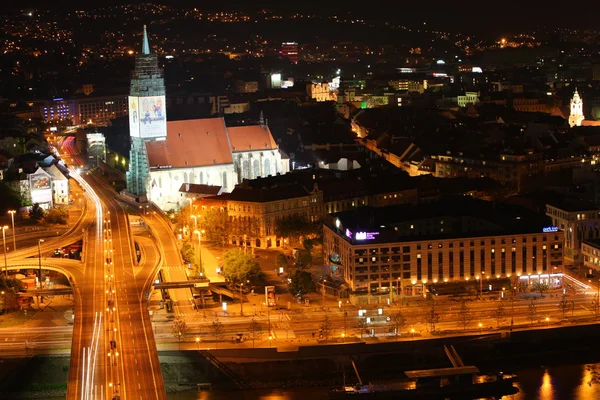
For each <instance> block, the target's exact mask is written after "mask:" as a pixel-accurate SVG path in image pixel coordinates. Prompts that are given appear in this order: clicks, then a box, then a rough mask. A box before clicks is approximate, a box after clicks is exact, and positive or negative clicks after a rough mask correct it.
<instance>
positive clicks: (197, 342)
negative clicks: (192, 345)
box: [196, 336, 200, 350]
mask: <svg viewBox="0 0 600 400" xmlns="http://www.w3.org/2000/svg"><path fill="white" fill-rule="evenodd" d="M196 347H197V348H198V350H200V338H199V337H198V336H196Z"/></svg>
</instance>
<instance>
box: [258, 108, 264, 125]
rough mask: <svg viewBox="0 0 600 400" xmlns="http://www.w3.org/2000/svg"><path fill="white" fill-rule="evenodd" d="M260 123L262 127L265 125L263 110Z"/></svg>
mask: <svg viewBox="0 0 600 400" xmlns="http://www.w3.org/2000/svg"><path fill="white" fill-rule="evenodd" d="M259 124H260V127H261V128H264V127H265V116H264V115H263V112H262V110H261V111H260V117H259Z"/></svg>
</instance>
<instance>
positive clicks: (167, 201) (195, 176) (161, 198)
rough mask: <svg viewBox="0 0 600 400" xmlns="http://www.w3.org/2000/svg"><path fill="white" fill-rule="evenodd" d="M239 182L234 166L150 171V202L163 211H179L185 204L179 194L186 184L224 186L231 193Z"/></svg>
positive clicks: (183, 198)
mask: <svg viewBox="0 0 600 400" xmlns="http://www.w3.org/2000/svg"><path fill="white" fill-rule="evenodd" d="M236 182H237V176H236V174H235V172H234V170H233V164H223V165H211V166H205V167H194V168H177V169H162V170H154V171H150V180H149V187H148V189H147V191H148V193H149V194H150V196H149V197H150V200H151V201H153V202H154V203H155V204H156V205H157V206H158V207H160V209H162V210H163V211H169V210H177V209H179V208H181V207H182V206H183V205H184V204H183V203H184V202H185V197H182V196H181V194H180V193H179V189H180V188H181V185H182V184H184V183H196V184H204V185H212V186H224V190H225V191H226V192H231V191H232V190H233V188H234V187H235V184H236Z"/></svg>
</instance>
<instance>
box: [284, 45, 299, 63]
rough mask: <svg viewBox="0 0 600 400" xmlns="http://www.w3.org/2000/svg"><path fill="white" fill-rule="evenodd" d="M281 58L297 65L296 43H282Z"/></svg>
mask: <svg viewBox="0 0 600 400" xmlns="http://www.w3.org/2000/svg"><path fill="white" fill-rule="evenodd" d="M280 54H281V57H282V58H287V59H288V60H290V62H292V63H294V64H298V43H297V42H283V43H282V44H281V52H280Z"/></svg>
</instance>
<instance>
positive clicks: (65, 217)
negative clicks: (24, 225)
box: [44, 207, 69, 225]
mask: <svg viewBox="0 0 600 400" xmlns="http://www.w3.org/2000/svg"><path fill="white" fill-rule="evenodd" d="M44 221H45V222H46V223H48V224H57V225H66V224H67V222H68V221H69V213H68V212H67V210H66V209H64V208H57V207H55V208H51V209H50V210H48V211H47V212H46V214H45V215H44Z"/></svg>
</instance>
